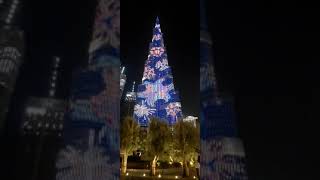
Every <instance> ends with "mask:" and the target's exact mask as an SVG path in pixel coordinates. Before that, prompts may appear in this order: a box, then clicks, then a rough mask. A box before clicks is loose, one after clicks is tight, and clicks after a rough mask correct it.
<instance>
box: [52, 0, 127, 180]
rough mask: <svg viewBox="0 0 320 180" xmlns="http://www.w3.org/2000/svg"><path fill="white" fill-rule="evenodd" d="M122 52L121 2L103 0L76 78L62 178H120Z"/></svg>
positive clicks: (61, 159) (59, 161)
mask: <svg viewBox="0 0 320 180" xmlns="http://www.w3.org/2000/svg"><path fill="white" fill-rule="evenodd" d="M119 48H120V0H99V1H98V6H97V8H96V18H95V22H94V27H93V34H92V39H91V42H90V46H89V51H88V53H89V63H88V66H87V67H85V68H83V69H81V70H80V71H78V72H75V73H74V77H73V79H72V85H71V92H70V99H69V104H68V111H67V113H66V124H65V128H64V142H65V144H64V148H62V149H61V151H60V152H59V154H58V156H57V161H56V170H57V171H56V180H65V179H68V180H88V179H94V180H106V179H108V180H116V179H119V178H120V171H119V167H120V157H119V154H120V152H119V147H120V138H119V129H120V127H119V126H120V122H119V118H120V117H119V116H120V115H119V111H120V95H121V94H120V93H119V90H120V89H121V88H120V83H121V82H120V81H119V77H121V72H120V71H119V69H120V49H119ZM123 85H124V84H123ZM74 162H81V163H74Z"/></svg>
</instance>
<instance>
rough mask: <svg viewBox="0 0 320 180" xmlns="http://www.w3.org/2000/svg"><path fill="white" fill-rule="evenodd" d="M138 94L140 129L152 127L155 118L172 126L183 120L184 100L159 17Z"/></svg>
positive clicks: (136, 112) (137, 105) (137, 110)
mask: <svg viewBox="0 0 320 180" xmlns="http://www.w3.org/2000/svg"><path fill="white" fill-rule="evenodd" d="M137 91H138V92H137V102H136V105H135V108H134V117H135V119H136V120H137V121H138V123H139V124H140V126H148V123H149V120H150V118H151V117H157V118H159V119H161V120H164V121H165V122H167V123H168V124H169V125H173V124H174V123H175V122H176V121H177V120H179V119H181V118H182V110H181V104H180V102H179V101H180V99H179V96H178V93H177V92H176V91H175V90H174V85H173V77H172V73H171V68H170V66H169V64H168V58H167V53H166V49H165V47H164V41H163V37H162V32H161V28H160V23H159V18H157V20H156V24H155V27H154V29H153V37H152V41H151V43H150V45H149V55H148V59H147V61H146V62H145V67H144V73H143V78H142V84H141V85H139V86H138V89H137Z"/></svg>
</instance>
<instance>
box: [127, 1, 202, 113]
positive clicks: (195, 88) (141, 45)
mask: <svg viewBox="0 0 320 180" xmlns="http://www.w3.org/2000/svg"><path fill="white" fill-rule="evenodd" d="M195 7H198V2H194V3H183V4H177V5H175V4H173V3H172V1H169V0H165V1H148V0H146V1H131V0H125V1H121V59H122V62H123V65H125V66H126V68H127V69H126V74H127V84H126V88H129V90H130V89H131V87H132V82H133V81H136V83H137V84H138V83H141V80H142V74H143V69H144V63H145V61H146V60H147V56H148V51H149V43H150V42H151V39H152V31H153V27H154V25H155V19H156V16H159V19H160V25H161V30H162V32H163V36H164V43H165V46H166V49H167V53H168V61H169V65H170V66H171V68H172V72H173V80H174V85H175V89H176V90H178V91H179V93H180V98H181V103H182V111H183V113H184V115H193V116H199V60H198V59H199V45H198V42H199V27H198V24H199V13H198V12H199V11H198V10H197V9H195V10H196V11H190V10H191V9H194V8H195ZM196 25H197V26H196Z"/></svg>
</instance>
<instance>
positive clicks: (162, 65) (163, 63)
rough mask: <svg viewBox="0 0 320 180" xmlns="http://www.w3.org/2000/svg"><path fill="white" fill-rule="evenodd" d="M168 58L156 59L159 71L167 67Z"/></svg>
mask: <svg viewBox="0 0 320 180" xmlns="http://www.w3.org/2000/svg"><path fill="white" fill-rule="evenodd" d="M168 67H169V66H168V60H167V59H163V60H162V61H158V62H157V63H156V68H157V69H159V71H164V70H166V69H167V68H168Z"/></svg>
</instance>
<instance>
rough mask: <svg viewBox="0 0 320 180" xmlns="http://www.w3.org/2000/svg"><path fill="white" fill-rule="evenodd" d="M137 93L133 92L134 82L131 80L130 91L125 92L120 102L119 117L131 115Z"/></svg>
mask: <svg viewBox="0 0 320 180" xmlns="http://www.w3.org/2000/svg"><path fill="white" fill-rule="evenodd" d="M136 98H137V93H136V92H135V82H133V85H132V88H131V91H128V92H127V93H126V96H125V99H124V101H123V102H122V104H121V117H122V118H124V117H125V116H131V117H132V116H133V113H134V105H135V103H136Z"/></svg>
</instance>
